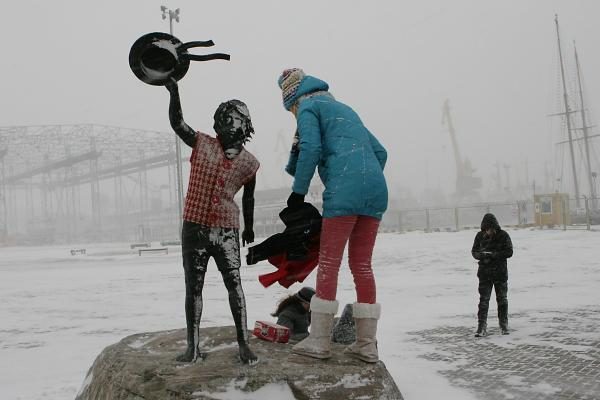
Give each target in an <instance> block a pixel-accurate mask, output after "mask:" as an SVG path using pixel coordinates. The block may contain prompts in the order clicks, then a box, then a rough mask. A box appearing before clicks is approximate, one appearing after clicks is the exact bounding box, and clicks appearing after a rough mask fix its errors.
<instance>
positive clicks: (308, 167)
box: [278, 68, 388, 362]
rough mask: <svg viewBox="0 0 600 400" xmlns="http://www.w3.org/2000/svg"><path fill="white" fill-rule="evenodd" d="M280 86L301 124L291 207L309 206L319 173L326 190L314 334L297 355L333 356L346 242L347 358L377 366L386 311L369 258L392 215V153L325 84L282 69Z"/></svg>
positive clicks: (291, 166)
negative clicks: (351, 298) (350, 290)
mask: <svg viewBox="0 0 600 400" xmlns="http://www.w3.org/2000/svg"><path fill="white" fill-rule="evenodd" d="M278 83H279V87H280V88H281V90H282V94H283V105H284V107H285V108H286V110H288V111H290V112H292V113H293V114H294V116H295V117H296V122H297V130H296V138H295V144H294V146H293V147H292V152H291V154H290V159H289V162H288V165H287V166H286V171H287V172H288V173H289V174H291V175H292V176H293V177H294V183H293V186H292V194H291V195H290V197H289V199H288V206H290V207H293V206H295V205H299V204H302V203H303V202H304V196H305V195H306V193H307V192H308V188H309V185H310V181H311V179H312V177H313V175H314V172H315V169H318V172H319V176H320V178H321V181H322V182H323V184H324V186H325V191H324V192H323V223H322V230H321V243H320V252H319V268H318V272H317V293H316V295H315V296H313V298H312V300H311V306H310V307H311V313H312V323H311V326H312V328H311V332H310V335H309V337H308V338H306V339H305V340H303V341H302V342H300V343H298V344H297V345H296V346H294V349H293V351H294V352H295V353H297V354H302V355H306V356H310V357H315V358H329V357H331V342H330V337H331V329H332V325H333V317H334V315H335V314H336V313H337V309H338V302H337V301H336V292H337V281H338V272H339V268H340V264H341V260H342V255H343V253H344V248H345V247H346V243H348V261H349V265H350V270H351V272H352V276H353V278H354V284H355V287H356V295H357V301H356V303H354V304H353V314H354V318H355V320H356V327H357V339H356V342H355V343H353V344H352V345H351V346H349V347H348V348H347V349H346V352H347V353H349V354H350V355H352V356H354V357H356V358H359V359H361V360H363V361H366V362H376V361H377V360H378V353H377V340H376V331H377V321H378V319H379V316H380V314H381V308H380V305H379V304H378V303H377V302H376V290H375V279H374V277H373V270H372V268H371V256H372V253H373V247H374V245H375V238H376V236H377V229H378V227H379V223H380V221H381V218H382V216H383V213H384V212H385V210H386V208H387V200H388V194H387V186H386V182H385V177H384V176H383V168H384V166H385V162H386V159H387V153H386V151H385V149H384V148H383V146H382V145H381V144H380V143H379V142H378V141H377V139H376V138H375V137H374V136H373V135H372V134H371V132H369V130H368V129H367V128H366V127H365V126H364V125H363V123H362V121H361V120H360V118H359V116H358V115H357V114H356V113H355V112H354V110H352V108H350V107H348V106H347V105H345V104H344V103H341V102H339V101H337V100H336V99H335V98H334V97H333V96H332V95H331V94H330V93H329V91H328V89H329V85H328V84H327V83H326V82H324V81H322V80H320V79H318V78H315V77H313V76H310V75H306V74H305V73H304V71H302V70H301V69H298V68H293V69H288V70H285V71H284V72H283V74H282V75H281V76H280V77H279V81H278Z"/></svg>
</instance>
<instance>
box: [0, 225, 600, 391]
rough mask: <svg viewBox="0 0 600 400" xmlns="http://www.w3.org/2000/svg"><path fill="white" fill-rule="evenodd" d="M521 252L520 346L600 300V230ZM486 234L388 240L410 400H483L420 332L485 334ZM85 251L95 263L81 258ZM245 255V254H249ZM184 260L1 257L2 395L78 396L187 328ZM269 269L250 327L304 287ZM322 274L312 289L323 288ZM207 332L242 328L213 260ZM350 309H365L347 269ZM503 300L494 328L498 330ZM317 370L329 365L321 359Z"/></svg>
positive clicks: (252, 306)
mask: <svg viewBox="0 0 600 400" xmlns="http://www.w3.org/2000/svg"><path fill="white" fill-rule="evenodd" d="M508 232H509V233H510V235H511V237H512V240H513V245H514V249H515V255H514V257H513V258H512V259H510V260H509V305H510V314H514V315H516V316H517V317H515V318H511V319H510V325H511V329H513V330H514V331H513V333H512V334H511V335H510V336H509V337H500V336H498V337H494V338H492V339H491V340H494V341H496V342H501V341H510V340H513V341H514V340H519V339H523V338H524V337H525V336H526V335H532V334H536V333H539V332H538V331H537V330H541V329H544V328H543V327H542V326H539V327H532V326H525V321H521V320H520V319H519V318H518V315H519V314H520V313H526V314H528V315H535V313H538V312H539V313H542V312H548V311H568V310H570V309H574V308H579V307H589V306H597V305H598V304H600V294H598V293H599V292H598V288H599V287H600V251H599V249H598V248H599V245H600V233H599V232H596V231H591V232H590V231H584V230H579V231H560V230H534V229H519V230H508ZM475 233H476V232H475V231H462V232H457V233H449V232H445V233H427V234H426V233H422V232H413V233H408V234H391V233H390V234H381V235H380V236H379V238H378V242H377V246H376V249H375V253H374V269H375V274H376V275H375V276H376V279H377V288H378V301H379V302H380V303H381V304H382V307H383V310H382V314H383V316H382V320H381V322H380V326H379V348H380V356H381V359H382V360H383V361H384V362H385V364H386V366H387V368H388V369H389V371H390V373H391V374H392V376H393V377H394V379H395V380H396V383H397V384H398V387H399V388H400V390H401V391H402V393H403V395H404V397H405V398H406V399H407V400H410V399H419V400H427V399H439V398H445V399H448V400H452V399H460V400H469V399H474V397H473V394H471V393H470V392H468V391H466V390H465V389H462V388H458V387H455V386H451V385H450V383H449V382H448V381H447V380H446V378H444V377H443V376H442V375H440V374H439V373H438V372H437V371H438V370H440V369H443V368H444V366H443V364H439V363H436V362H433V361H430V360H426V359H424V358H422V357H421V356H422V355H423V354H425V353H427V352H428V351H430V350H431V348H430V347H428V345H427V344H424V343H418V342H416V341H415V340H413V337H414V334H412V333H411V332H413V333H414V332H415V331H420V330H425V329H430V328H433V327H436V326H440V325H464V326H469V327H470V326H473V327H474V326H475V318H476V317H475V315H476V307H477V278H476V276H475V273H476V267H477V266H476V263H475V261H474V260H473V259H472V258H471V256H470V249H471V245H472V241H473V238H474V236H475ZM80 247H85V248H86V249H87V255H77V256H71V254H70V250H71V249H74V248H80ZM242 252H243V254H245V250H242ZM180 259H181V252H180V250H179V249H177V248H170V249H169V254H168V255H164V254H154V255H143V256H138V255H137V251H135V250H130V248H129V244H128V243H111V244H98V245H81V246H52V247H13V248H1V249H0V399H23V400H25V399H73V398H74V396H75V395H76V393H77V391H78V389H79V387H80V386H81V384H82V383H83V380H84V377H85V374H86V372H87V370H88V368H89V367H90V366H91V364H92V362H93V361H94V359H95V357H96V356H97V355H98V353H99V352H100V351H101V350H102V349H103V348H104V347H106V346H108V345H110V344H112V343H114V342H116V341H118V340H120V339H121V338H123V337H124V336H127V335H130V334H134V333H140V332H147V331H158V330H166V329H174V328H182V327H184V325H185V322H184V310H183V301H184V282H183V270H182V267H181V261H180ZM272 269H273V267H271V266H270V265H269V264H267V263H261V264H258V265H256V266H251V267H245V266H244V267H242V276H243V280H244V290H245V293H246V300H247V303H248V312H249V318H248V321H249V326H250V327H251V326H253V324H254V321H256V320H257V319H265V318H270V317H269V313H270V312H271V311H272V310H273V308H274V306H275V303H276V301H277V300H278V299H279V298H281V297H283V296H285V295H286V294H287V293H291V292H293V291H295V290H297V289H299V288H300V287H301V285H300V284H298V285H295V286H294V287H292V288H291V289H290V290H286V289H284V288H282V287H280V286H278V285H274V286H272V287H270V288H268V289H265V288H263V287H262V286H261V285H260V283H259V282H258V280H257V277H258V275H259V274H261V273H265V272H269V271H271V270H272ZM314 275H315V273H313V274H312V275H311V276H310V277H309V278H308V279H307V281H306V282H305V284H308V285H314ZM204 298H205V312H204V315H203V318H202V321H203V324H204V325H205V326H215V325H231V324H233V322H232V319H231V315H230V313H229V308H228V303H227V300H226V295H225V289H224V287H223V283H222V281H221V276H220V274H219V273H218V271H217V269H216V267H215V266H214V264H212V263H211V265H210V267H209V272H208V273H207V280H206V285H205V289H204ZM338 299H339V300H340V303H342V304H344V303H349V302H352V301H354V299H355V295H354V287H353V283H352V279H351V276H350V274H349V271H348V268H347V266H346V265H344V266H343V267H342V272H341V274H340V285H339V290H338ZM495 312H496V306H495V304H494V301H492V304H491V306H490V317H491V318H490V325H492V326H495V319H494V318H493V316H494V315H495ZM316 362H317V361H316Z"/></svg>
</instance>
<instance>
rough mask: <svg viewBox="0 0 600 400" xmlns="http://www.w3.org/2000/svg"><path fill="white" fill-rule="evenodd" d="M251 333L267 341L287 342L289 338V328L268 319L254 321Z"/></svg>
mask: <svg viewBox="0 0 600 400" xmlns="http://www.w3.org/2000/svg"><path fill="white" fill-rule="evenodd" d="M252 334H253V335H254V336H256V337H257V338H259V339H263V340H268V341H269V342H277V343H287V342H288V340H290V330H289V329H288V328H287V327H285V326H282V325H277V324H275V323H273V322H268V321H256V322H255V323H254V330H253V331H252Z"/></svg>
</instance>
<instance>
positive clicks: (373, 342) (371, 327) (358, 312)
mask: <svg viewBox="0 0 600 400" xmlns="http://www.w3.org/2000/svg"><path fill="white" fill-rule="evenodd" d="M353 308H354V312H353V314H354V320H355V321H356V342H354V343H352V344H351V345H350V346H348V347H347V348H346V350H345V351H344V352H345V353H346V354H348V355H350V356H352V357H355V358H358V359H359V360H362V361H365V362H368V363H375V362H377V361H378V360H379V354H378V352H377V338H376V335H377V321H378V320H379V317H380V316H381V305H380V304H378V303H375V304H368V303H354V304H353Z"/></svg>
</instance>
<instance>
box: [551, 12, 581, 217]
mask: <svg viewBox="0 0 600 400" xmlns="http://www.w3.org/2000/svg"><path fill="white" fill-rule="evenodd" d="M554 22H555V23H556V38H557V40H558V57H559V59H560V74H561V77H562V87H563V101H564V103H565V113H564V114H565V119H566V120H567V133H568V135H569V152H570V153H571V169H572V171H573V184H574V186H575V203H576V205H577V207H579V206H580V204H579V183H578V182H577V170H576V168H575V153H574V151H573V128H572V127H571V113H573V112H574V111H571V110H569V98H568V95H567V84H566V82H565V67H564V64H563V57H562V49H561V46H560V31H559V29H558V15H555V16H554Z"/></svg>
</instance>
